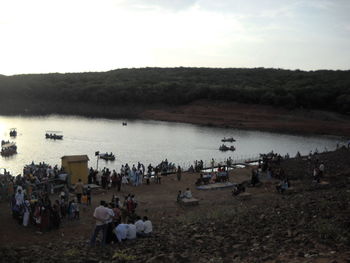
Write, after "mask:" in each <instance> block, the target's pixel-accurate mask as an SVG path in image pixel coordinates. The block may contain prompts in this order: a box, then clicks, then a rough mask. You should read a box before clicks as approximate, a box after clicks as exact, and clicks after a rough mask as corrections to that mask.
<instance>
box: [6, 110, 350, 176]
mask: <svg viewBox="0 0 350 263" xmlns="http://www.w3.org/2000/svg"><path fill="white" fill-rule="evenodd" d="M123 121H127V126H123V125H122V122H123ZM10 128H17V131H18V136H17V137H16V138H10V136H9V131H10ZM46 131H60V133H59V134H62V135H63V136H64V137H63V140H50V139H46V138H45V133H46ZM224 137H226V138H227V137H234V138H235V139H236V142H234V143H232V144H231V143H225V144H226V145H228V146H230V145H234V146H235V147H236V151H234V152H232V151H227V152H221V151H219V146H220V145H221V144H222V142H221V139H222V138H224ZM0 139H1V140H10V141H13V142H15V143H16V144H17V152H18V154H16V155H13V156H11V157H6V158H5V157H1V158H0V168H6V169H7V170H9V171H10V172H12V173H13V174H14V175H16V174H19V173H21V172H22V169H23V167H24V165H26V164H29V163H31V162H32V161H34V162H35V163H38V162H43V161H44V162H46V163H49V164H51V165H55V164H58V165H59V166H60V165H61V157H62V156H64V155H76V154H79V155H80V154H86V155H88V156H89V158H90V162H89V166H92V167H94V168H96V165H97V158H96V157H95V152H96V151H100V152H101V153H104V152H113V153H114V154H115V156H116V160H115V161H113V162H106V161H104V160H99V163H98V165H99V168H103V167H108V168H110V169H118V171H119V169H120V166H121V164H125V163H129V165H132V164H134V163H135V164H137V162H138V161H140V162H142V163H144V164H145V165H146V166H147V165H148V164H149V163H151V164H158V163H160V162H161V161H162V160H164V159H165V158H167V159H168V161H170V162H174V163H176V164H179V165H181V166H184V167H189V165H190V164H193V162H194V160H203V161H204V162H205V163H207V164H209V163H210V160H211V158H214V159H215V160H216V161H223V160H225V159H227V158H228V157H231V158H232V159H242V158H252V157H255V156H257V155H258V154H259V153H267V152H270V151H271V150H273V151H274V152H277V153H280V154H281V155H285V154H286V153H289V154H290V156H295V154H296V153H297V151H299V152H300V153H301V154H308V153H309V152H310V151H314V150H315V149H316V148H317V149H318V150H319V151H323V150H324V149H325V148H326V149H328V150H333V149H335V148H336V144H337V143H345V140H343V139H342V138H337V137H332V136H312V137H310V136H295V135H286V134H278V133H270V132H260V131H246V130H238V129H226V128H214V127H205V126H197V125H191V124H183V123H171V122H160V121H143V120H109V119H91V118H84V117H75V116H71V117H67V116H49V117H19V116H10V117H9V116H0Z"/></svg>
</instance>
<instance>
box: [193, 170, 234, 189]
mask: <svg viewBox="0 0 350 263" xmlns="http://www.w3.org/2000/svg"><path fill="white" fill-rule="evenodd" d="M228 181H229V174H228V167H226V166H220V165H219V167H218V169H217V172H213V171H212V172H209V173H206V174H203V173H200V174H199V178H198V179H197V181H196V183H195V185H196V186H199V185H206V184H214V183H221V182H228Z"/></svg>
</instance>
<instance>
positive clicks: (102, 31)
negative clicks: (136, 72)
mask: <svg viewBox="0 0 350 263" xmlns="http://www.w3.org/2000/svg"><path fill="white" fill-rule="evenodd" d="M178 66H184V67H247V68H250V67H273V68H285V69H302V70H316V69H350V0H215V1H214V0H0V74H5V75H11V74H19V73H46V72H82V71H106V70H111V69H117V68H131V67H178Z"/></svg>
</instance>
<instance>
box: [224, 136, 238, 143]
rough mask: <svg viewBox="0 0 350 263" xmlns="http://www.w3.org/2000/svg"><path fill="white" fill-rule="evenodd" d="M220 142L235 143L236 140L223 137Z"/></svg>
mask: <svg viewBox="0 0 350 263" xmlns="http://www.w3.org/2000/svg"><path fill="white" fill-rule="evenodd" d="M221 141H222V142H235V141H236V140H235V139H233V138H232V137H230V138H225V137H224V138H223V139H222V140H221Z"/></svg>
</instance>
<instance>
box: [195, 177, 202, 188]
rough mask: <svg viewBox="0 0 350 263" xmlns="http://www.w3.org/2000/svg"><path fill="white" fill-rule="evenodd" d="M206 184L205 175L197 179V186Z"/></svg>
mask: <svg viewBox="0 0 350 263" xmlns="http://www.w3.org/2000/svg"><path fill="white" fill-rule="evenodd" d="M203 183H204V178H203V174H200V176H199V178H198V179H197V181H196V183H195V185H197V186H198V185H201V184H203Z"/></svg>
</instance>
